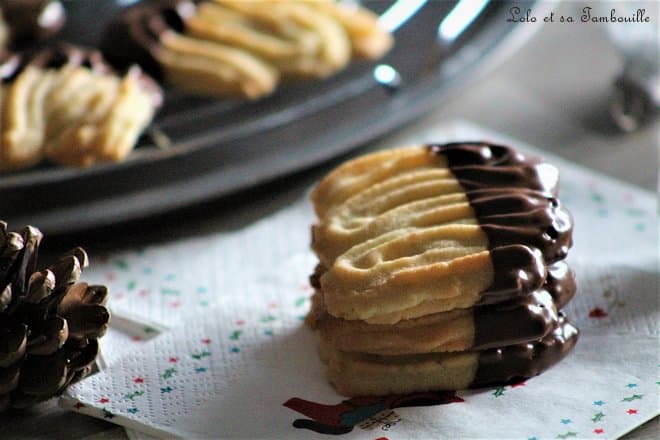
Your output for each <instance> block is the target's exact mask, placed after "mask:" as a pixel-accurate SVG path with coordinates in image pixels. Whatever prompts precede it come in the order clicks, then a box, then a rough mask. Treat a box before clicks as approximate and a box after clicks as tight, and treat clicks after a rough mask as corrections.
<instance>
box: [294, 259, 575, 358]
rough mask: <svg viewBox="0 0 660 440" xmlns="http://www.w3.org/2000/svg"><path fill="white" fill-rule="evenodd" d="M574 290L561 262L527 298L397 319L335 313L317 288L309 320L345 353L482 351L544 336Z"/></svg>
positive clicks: (335, 346)
mask: <svg viewBox="0 0 660 440" xmlns="http://www.w3.org/2000/svg"><path fill="white" fill-rule="evenodd" d="M575 290H576V288H575V279H574V276H573V273H572V271H571V270H570V269H569V268H568V266H567V265H566V263H564V262H558V263H555V264H554V265H553V266H551V268H549V270H548V277H547V278H546V282H545V284H544V285H543V287H542V288H541V289H539V290H537V291H534V292H532V293H530V294H528V295H527V296H524V297H522V298H516V299H513V300H509V301H505V302H501V303H496V304H489V305H485V306H481V307H471V308H468V309H454V310H450V311H447V312H440V313H432V314H428V315H424V316H421V317H418V318H413V319H406V320H402V321H399V322H397V323H396V324H369V323H368V322H366V321H361V320H345V319H341V318H337V317H334V316H332V315H331V314H329V313H328V312H327V310H326V308H325V303H324V301H323V294H322V292H321V291H320V290H317V291H316V292H315V294H314V295H313V296H312V308H311V311H310V313H309V314H308V316H307V323H308V325H309V326H310V327H311V328H313V329H314V330H316V331H317V332H318V334H319V337H320V338H321V339H322V340H324V341H325V343H326V344H327V345H328V346H329V347H332V348H334V349H336V350H339V351H344V352H360V353H370V354H380V355H404V354H419V353H437V352H454V351H464V350H483V349H487V348H493V347H500V346H507V345H513V344H521V343H525V342H530V341H535V340H537V339H540V338H542V337H544V336H545V335H547V334H548V333H550V332H551V331H552V330H553V329H554V328H555V327H556V326H557V319H558V310H559V309H560V308H561V307H563V305H564V304H566V302H568V301H569V300H570V298H571V297H572V296H573V295H574V294H575Z"/></svg>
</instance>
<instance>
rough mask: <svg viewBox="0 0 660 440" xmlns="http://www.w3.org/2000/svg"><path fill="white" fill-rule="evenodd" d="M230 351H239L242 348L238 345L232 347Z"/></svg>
mask: <svg viewBox="0 0 660 440" xmlns="http://www.w3.org/2000/svg"><path fill="white" fill-rule="evenodd" d="M229 351H231V352H232V353H238V352H239V351H241V350H240V349H239V348H238V347H232V348H231V350H229Z"/></svg>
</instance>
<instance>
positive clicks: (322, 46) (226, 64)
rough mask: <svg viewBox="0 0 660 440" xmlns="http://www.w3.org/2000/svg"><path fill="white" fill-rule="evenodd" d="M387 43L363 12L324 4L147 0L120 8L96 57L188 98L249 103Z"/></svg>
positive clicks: (327, 0)
mask: <svg viewBox="0 0 660 440" xmlns="http://www.w3.org/2000/svg"><path fill="white" fill-rule="evenodd" d="M391 45H392V37H391V36H390V34H389V33H388V32H387V31H385V30H384V29H382V28H381V27H380V26H379V25H378V22H377V17H376V16H375V15H374V14H373V13H371V12H370V11H368V10H366V9H364V8H361V7H358V6H355V5H353V6H349V5H345V4H341V3H338V2H335V1H331V0H314V1H297V0H276V1H269V2H252V1H241V0H207V1H190V0H151V1H144V2H140V3H139V4H137V5H134V6H131V7H129V8H126V9H125V10H124V11H122V13H121V14H120V15H119V16H118V18H117V19H115V20H113V21H112V23H111V24H110V26H109V27H108V29H107V32H106V34H105V38H104V42H103V43H102V47H103V51H104V53H105V54H106V56H107V57H108V58H109V59H110V60H111V61H112V62H113V63H115V64H117V65H119V66H124V65H126V64H130V63H134V62H137V63H139V64H140V65H142V66H143V67H144V68H145V69H146V70H147V71H148V72H149V73H150V74H152V75H154V76H155V77H157V78H159V79H164V80H166V81H167V82H169V83H171V84H173V85H175V86H176V87H178V88H181V89H183V90H186V91H188V92H193V93H199V94H210V95H216V96H242V97H247V98H251V99H256V98H259V97H262V96H265V95H268V94H270V93H271V92H272V91H273V90H274V89H275V87H276V86H277V84H278V83H279V81H280V79H281V78H290V77H303V78H314V77H326V76H328V75H331V74H333V73H336V72H338V71H339V70H342V69H344V68H345V67H346V66H347V65H348V64H349V62H350V61H351V59H352V58H354V57H356V58H368V59H376V58H379V57H381V56H382V55H383V54H384V53H385V52H387V51H388V50H389V48H390V47H391Z"/></svg>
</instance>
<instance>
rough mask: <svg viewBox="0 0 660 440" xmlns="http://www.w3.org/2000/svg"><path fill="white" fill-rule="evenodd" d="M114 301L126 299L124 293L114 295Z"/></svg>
mask: <svg viewBox="0 0 660 440" xmlns="http://www.w3.org/2000/svg"><path fill="white" fill-rule="evenodd" d="M114 299H124V294H123V293H116V294H115V295H114Z"/></svg>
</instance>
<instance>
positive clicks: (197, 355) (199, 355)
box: [191, 351, 211, 360]
mask: <svg viewBox="0 0 660 440" xmlns="http://www.w3.org/2000/svg"><path fill="white" fill-rule="evenodd" d="M191 356H192V357H193V359H197V360H200V359H201V358H205V357H208V356H211V352H209V351H202V352H201V353H195V354H192V355H191Z"/></svg>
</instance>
